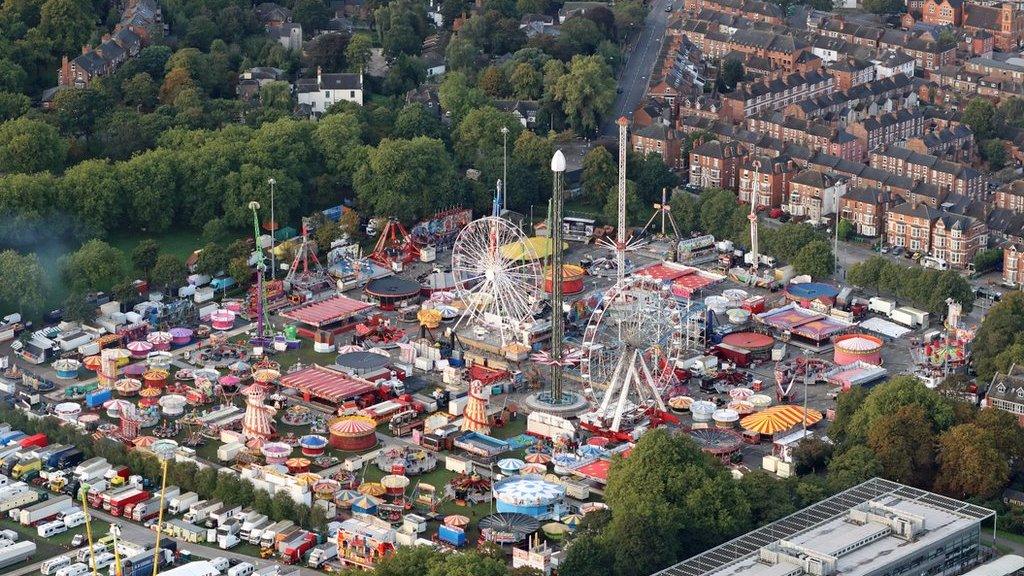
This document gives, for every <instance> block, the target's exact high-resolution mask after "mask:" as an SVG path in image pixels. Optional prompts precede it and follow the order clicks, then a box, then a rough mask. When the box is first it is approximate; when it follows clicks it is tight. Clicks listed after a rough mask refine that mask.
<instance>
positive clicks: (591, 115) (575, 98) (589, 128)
mask: <svg viewBox="0 0 1024 576" xmlns="http://www.w3.org/2000/svg"><path fill="white" fill-rule="evenodd" d="M553 96H554V100H555V101H556V102H558V103H560V104H561V106H562V110H563V112H564V113H565V116H566V118H567V119H568V121H569V124H570V125H571V126H572V127H573V128H574V129H576V130H578V131H580V132H593V131H595V130H597V127H598V124H599V122H600V120H601V116H602V115H603V114H604V113H605V112H606V111H607V110H608V108H609V107H611V105H612V102H614V100H615V78H614V76H613V75H612V73H611V70H609V69H608V66H607V65H606V64H605V63H604V62H603V61H602V60H601V58H600V57H599V56H573V58H572V61H571V63H570V64H569V71H568V72H567V73H566V74H564V75H562V76H561V77H560V78H559V79H558V81H557V82H556V83H555V86H554V94H553Z"/></svg>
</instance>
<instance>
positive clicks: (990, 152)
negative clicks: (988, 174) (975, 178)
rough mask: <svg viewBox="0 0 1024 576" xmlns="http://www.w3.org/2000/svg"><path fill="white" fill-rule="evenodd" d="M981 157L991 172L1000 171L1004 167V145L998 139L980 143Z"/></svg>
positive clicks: (1005, 156) (1005, 157) (1005, 155)
mask: <svg viewBox="0 0 1024 576" xmlns="http://www.w3.org/2000/svg"><path fill="white" fill-rule="evenodd" d="M981 155H982V156H984V157H985V160H986V161H987V162H988V167H989V169H991V170H1002V169H1003V167H1004V166H1006V159H1007V154H1006V144H1005V143H1004V142H1003V141H1002V140H1000V139H998V138H992V139H991V140H985V141H984V142H982V144H981Z"/></svg>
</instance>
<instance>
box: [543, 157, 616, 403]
mask: <svg viewBox="0 0 1024 576" xmlns="http://www.w3.org/2000/svg"><path fill="white" fill-rule="evenodd" d="M551 173H552V179H551V180H552V196H553V198H552V202H551V401H552V403H553V404H556V405H557V404H560V403H561V402H562V371H563V365H562V364H563V362H562V340H563V338H564V336H565V325H564V324H565V316H564V315H563V314H562V300H563V296H562V205H563V204H564V202H565V201H564V199H563V197H562V188H563V186H564V184H563V180H562V178H563V177H564V176H565V155H564V154H562V151H561V150H555V155H554V156H552V157H551ZM620 219H621V216H620ZM620 270H621V269H620ZM620 273H621V272H620Z"/></svg>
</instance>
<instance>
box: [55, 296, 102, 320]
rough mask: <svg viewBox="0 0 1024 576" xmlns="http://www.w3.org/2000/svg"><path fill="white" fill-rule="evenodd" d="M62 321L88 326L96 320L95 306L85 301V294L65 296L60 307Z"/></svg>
mask: <svg viewBox="0 0 1024 576" xmlns="http://www.w3.org/2000/svg"><path fill="white" fill-rule="evenodd" d="M62 308H63V309H64V320H67V321H69V322H79V323H82V324H88V323H90V322H92V321H93V320H95V319H96V313H97V310H96V306H95V304H90V303H89V302H87V301H86V299H85V294H83V293H81V292H72V293H70V294H68V295H67V297H66V298H65V299H64V303H63V305H62Z"/></svg>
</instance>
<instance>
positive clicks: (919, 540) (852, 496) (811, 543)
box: [656, 478, 995, 576]
mask: <svg viewBox="0 0 1024 576" xmlns="http://www.w3.org/2000/svg"><path fill="white" fill-rule="evenodd" d="M868 503H874V504H875V507H878V505H881V507H884V509H885V510H887V511H888V512H889V514H891V515H897V516H904V515H905V516H913V517H918V518H921V519H923V524H924V530H923V532H922V533H919V534H917V535H916V537H915V538H911V539H910V540H905V539H902V538H899V537H896V536H894V535H892V534H889V535H885V536H883V537H881V538H878V539H876V540H874V541H872V542H869V543H866V544H864V545H863V546H860V547H855V548H854V549H853V550H850V551H848V552H847V553H845V554H836V552H839V551H841V550H842V549H843V548H845V547H847V546H851V545H854V544H856V543H858V542H860V541H861V540H863V539H865V538H869V537H871V536H872V534H869V533H868V532H877V531H878V529H879V527H880V526H883V524H881V523H880V522H876V521H869V522H863V523H860V522H851V520H850V519H849V518H848V517H849V516H850V512H851V511H853V510H855V509H858V508H864V507H865V506H864V505H866V504H868ZM994 514H995V513H994V512H993V511H992V510H989V509H987V508H982V507H980V506H975V505H973V504H967V503H964V502H960V501H959V500H954V499H952V498H947V497H945V496H940V495H938V494H934V493H932V492H927V491H925V490H920V489H918V488H912V487H910V486H905V485H903V484H899V483H897V482H892V481H889V480H884V479H882V478H873V479H871V480H868V481H867V482H864V483H862V484H859V485H857V486H854V487H853V488H850V489H848V490H845V491H843V492H840V493H839V494H836V495H834V496H832V497H830V498H826V499H825V500H822V501H821V502H818V503H817V504H814V505H812V506H808V507H807V508H804V509H803V510H800V511H798V512H795V513H793V514H790V515H789V516H786V517H785V518H782V519H781V520H777V521H775V522H772V523H771V524H768V525H767V526H763V527H761V528H758V529H757V530H754V531H752V532H748V533H746V534H744V535H743V536H740V537H739V538H736V539H733V540H730V541H729V542H726V543H725V544H722V545H720V546H718V547H715V548H712V549H711V550H708V551H707V552H704V553H703V554H699V555H697V556H694V557H692V558H689V559H687V560H684V561H682V562H680V563H678V564H676V565H675V566H671V567H669V568H666V569H665V570H662V571H661V572H658V573H657V574H656V576H709V575H712V574H714V575H716V576H726V575H729V576H747V575H751V576H753V575H757V576H775V575H777V574H791V573H794V571H795V570H796V569H798V566H795V565H792V564H785V563H782V562H779V563H776V564H774V565H768V564H766V563H764V562H762V561H760V558H761V549H762V548H766V547H774V548H784V547H785V545H783V546H779V544H780V543H782V542H783V541H785V542H787V543H789V544H795V545H797V546H799V547H801V548H803V549H805V550H807V549H810V550H814V552H816V553H817V554H816V555H820V554H835V556H837V557H838V566H839V570H838V571H837V572H839V573H842V574H844V576H854V575H860V574H867V573H869V572H871V571H872V570H876V569H877V568H878V558H879V557H881V556H884V555H889V556H890V557H891V558H892V560H890V561H894V560H895V559H896V558H898V557H901V556H905V555H907V554H909V553H912V552H915V551H917V550H920V549H922V548H924V547H926V546H929V545H931V544H933V543H935V542H936V541H938V540H941V539H942V538H945V537H947V536H950V535H952V534H954V533H956V532H959V531H961V530H964V529H966V528H968V527H970V526H971V525H973V524H975V523H978V522H981V521H982V520H985V519H987V518H990V517H991V516H993V515H994ZM884 515H885V514H883V516H884ZM858 524H860V525H858ZM780 567H782V568H785V570H780ZM797 573H802V571H801V572H797Z"/></svg>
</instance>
